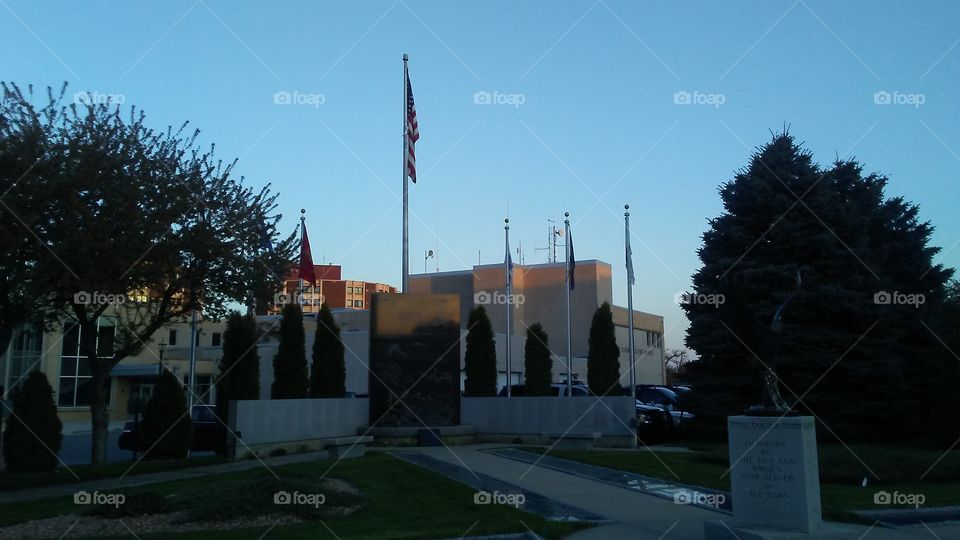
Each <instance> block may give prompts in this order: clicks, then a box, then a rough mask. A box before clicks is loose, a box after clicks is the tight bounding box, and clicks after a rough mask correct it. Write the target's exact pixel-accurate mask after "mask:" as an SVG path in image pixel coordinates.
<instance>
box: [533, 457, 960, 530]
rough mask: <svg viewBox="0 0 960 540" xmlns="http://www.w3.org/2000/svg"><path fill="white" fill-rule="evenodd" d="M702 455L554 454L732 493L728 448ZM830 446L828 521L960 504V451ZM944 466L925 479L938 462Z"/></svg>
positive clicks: (824, 496)
mask: <svg viewBox="0 0 960 540" xmlns="http://www.w3.org/2000/svg"><path fill="white" fill-rule="evenodd" d="M699 448H701V449H703V450H705V451H698V452H657V451H656V448H655V447H654V448H653V449H652V450H653V451H650V450H647V449H638V450H636V451H609V450H608V451H603V450H587V451H558V450H553V451H551V452H550V455H551V456H553V457H558V458H562V459H570V460H574V461H580V462H583V463H588V464H591V465H598V466H601V467H607V468H610V469H617V470H623V471H630V472H634V473H637V474H641V475H644V476H650V477H654V478H660V479H663V480H667V481H673V482H677V483H682V484H690V485H694V486H702V487H705V488H711V489H717V490H722V491H729V490H730V476H729V474H728V473H727V467H728V463H729V459H728V458H727V455H726V448H725V447H722V446H710V447H699ZM523 450H526V451H530V452H535V453H543V452H544V451H545V449H544V448H540V447H523ZM851 450H852V451H853V453H851V452H850V450H847V449H846V448H844V447H843V446H840V445H824V446H822V447H821V448H820V449H819V457H820V465H821V467H820V469H821V482H823V483H822V485H821V488H820V498H821V503H822V507H823V513H824V516H825V517H827V518H830V519H838V520H856V519H857V518H856V516H854V515H852V514H851V511H853V510H877V509H878V508H881V507H878V506H876V505H875V504H874V502H873V496H874V493H876V492H878V491H880V490H883V491H887V492H890V493H892V492H894V491H898V492H900V493H920V494H923V495H924V496H925V497H926V501H925V503H924V506H925V507H934V506H957V505H960V466H958V463H960V452H956V451H954V452H951V453H950V454H948V455H947V456H946V457H943V458H942V459H941V457H942V456H943V452H942V451H938V450H926V449H917V448H890V447H881V446H875V445H858V446H852V447H851ZM854 454H855V455H856V456H859V458H860V459H862V460H863V461H864V463H866V464H867V466H869V468H870V469H872V470H873V472H874V473H875V474H876V475H877V476H878V477H879V478H870V480H869V483H868V486H867V487H866V488H863V487H861V481H862V479H863V477H864V476H870V473H869V472H866V469H865V468H864V466H863V464H861V463H860V461H859V460H858V459H857V457H855V456H854ZM938 459H939V460H940V463H939V464H938V465H937V466H936V467H935V468H934V469H933V470H931V471H930V472H929V473H927V474H926V476H924V480H923V481H921V480H919V478H920V477H921V476H923V475H924V473H925V472H926V471H927V469H929V468H930V466H931V465H932V464H933V463H935V462H936V461H937V460H938Z"/></svg>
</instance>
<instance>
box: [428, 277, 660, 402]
mask: <svg viewBox="0 0 960 540" xmlns="http://www.w3.org/2000/svg"><path fill="white" fill-rule="evenodd" d="M565 268H566V263H562V262H561V263H548V264H534V265H519V264H514V265H513V298H507V296H506V290H505V273H504V266H503V264H487V265H477V266H474V267H473V269H471V270H461V271H454V272H437V273H431V274H418V275H412V276H410V282H409V283H410V292H411V293H435V294H439V293H444V294H457V295H459V296H460V310H461V313H460V321H461V328H463V329H464V332H465V331H466V328H467V321H468V319H469V313H470V310H471V309H473V307H474V306H476V305H483V306H484V308H485V309H486V311H487V314H488V316H489V317H490V322H491V324H492V325H493V330H494V333H495V334H496V336H497V362H498V369H499V371H500V380H499V384H500V385H503V384H506V380H507V375H506V352H505V349H504V342H505V339H506V309H507V305H508V304H509V305H510V309H511V310H512V311H511V313H512V315H511V319H512V320H511V323H512V324H511V326H512V332H513V339H512V347H511V359H512V360H511V369H510V372H511V373H510V380H511V381H512V382H513V384H517V383H521V382H523V350H524V344H525V343H526V334H527V328H528V327H529V326H531V325H533V324H534V323H540V324H541V325H542V326H543V329H544V330H545V331H546V333H547V335H548V337H549V346H550V349H551V351H553V353H554V356H555V358H554V366H553V377H554V380H555V381H557V382H560V381H563V380H566V375H567V369H566V356H567V345H566V339H567V327H566V325H567V318H566V295H565V287H566V284H565V282H564V276H565ZM574 284H575V287H574V289H573V291H571V293H570V312H571V323H570V326H571V336H572V339H571V345H572V346H571V349H572V357H573V361H572V370H571V371H572V372H573V375H574V378H579V379H580V380H582V381H584V382H585V381H586V380H587V352H588V349H589V347H588V343H587V342H588V338H589V332H590V323H591V321H592V319H593V314H594V312H595V311H596V309H597V307H598V306H600V304H602V303H603V302H608V303H610V304H611V306H612V308H613V322H614V325H615V327H616V328H615V332H616V338H617V344H618V345H619V346H620V371H621V375H622V378H621V380H622V381H623V383H624V384H625V385H626V384H629V377H630V376H629V365H630V360H629V347H628V330H627V310H626V308H623V307H619V306H615V305H613V282H612V273H611V268H610V265H609V264H607V263H605V262H603V261H597V260H583V261H577V264H576V268H575V273H574ZM634 336H635V338H634V339H635V349H636V350H635V353H636V373H637V382H638V383H641V384H643V383H648V384H663V382H664V353H663V317H661V316H659V315H653V314H651V313H645V312H642V311H637V310H634ZM462 353H463V351H462V348H461V354H462Z"/></svg>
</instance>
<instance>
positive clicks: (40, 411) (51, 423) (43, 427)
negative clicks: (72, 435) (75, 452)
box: [3, 371, 63, 472]
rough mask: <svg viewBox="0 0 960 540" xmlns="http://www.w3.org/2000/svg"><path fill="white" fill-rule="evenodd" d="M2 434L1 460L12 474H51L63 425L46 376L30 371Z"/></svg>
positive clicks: (54, 465)
mask: <svg viewBox="0 0 960 540" xmlns="http://www.w3.org/2000/svg"><path fill="white" fill-rule="evenodd" d="M6 428H7V429H6V431H5V432H4V434H3V459H4V461H5V462H6V464H7V470H8V471H12V472H27V471H52V470H54V469H56V468H57V464H59V463H60V461H59V460H58V459H57V453H58V452H59V451H60V444H61V443H62V442H63V434H62V428H63V424H62V423H61V422H60V418H59V417H58V416H57V405H56V403H54V402H53V388H51V387H50V383H49V382H48V381H47V376H46V375H45V374H44V373H42V372H40V371H34V372H33V373H31V374H30V375H29V376H27V380H26V381H24V383H23V386H22V387H21V388H20V389H19V390H18V391H17V393H16V396H15V397H14V399H13V413H12V414H11V415H10V416H8V417H7V426H6Z"/></svg>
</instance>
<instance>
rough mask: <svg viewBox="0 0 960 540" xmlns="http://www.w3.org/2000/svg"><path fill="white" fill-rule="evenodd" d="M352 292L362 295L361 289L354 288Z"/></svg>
mask: <svg viewBox="0 0 960 540" xmlns="http://www.w3.org/2000/svg"><path fill="white" fill-rule="evenodd" d="M353 292H355V293H357V294H363V287H354V288H353Z"/></svg>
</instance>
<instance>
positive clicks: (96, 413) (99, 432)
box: [90, 374, 110, 465]
mask: <svg viewBox="0 0 960 540" xmlns="http://www.w3.org/2000/svg"><path fill="white" fill-rule="evenodd" d="M96 375H97V374H94V377H93V381H92V382H93V399H92V400H91V401H90V424H91V428H92V429H91V437H90V464H91V465H99V464H102V463H106V462H107V429H108V428H109V427H110V411H109V410H108V409H107V388H106V386H107V385H106V382H107V380H108V379H107V377H102V376H100V377H98V376H96Z"/></svg>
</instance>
